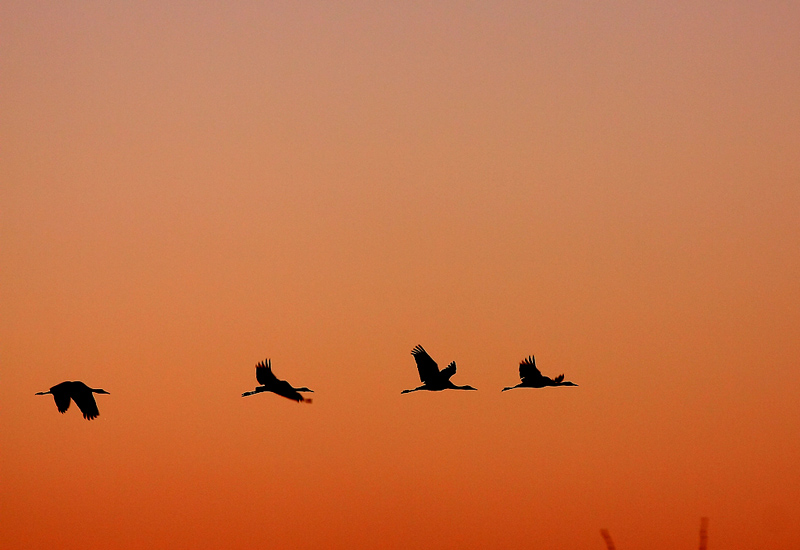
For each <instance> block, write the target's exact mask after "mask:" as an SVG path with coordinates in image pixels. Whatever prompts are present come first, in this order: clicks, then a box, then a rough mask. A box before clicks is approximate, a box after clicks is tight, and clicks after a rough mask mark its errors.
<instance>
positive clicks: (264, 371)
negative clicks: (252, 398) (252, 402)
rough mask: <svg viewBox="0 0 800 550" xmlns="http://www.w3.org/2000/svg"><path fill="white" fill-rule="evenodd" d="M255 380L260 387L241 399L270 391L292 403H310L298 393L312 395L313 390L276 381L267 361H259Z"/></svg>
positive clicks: (245, 394)
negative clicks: (309, 393) (310, 393)
mask: <svg viewBox="0 0 800 550" xmlns="http://www.w3.org/2000/svg"><path fill="white" fill-rule="evenodd" d="M256 380H258V383H259V384H261V385H260V386H258V387H256V389H254V390H253V391H246V392H244V393H243V394H242V397H247V396H248V395H253V394H256V393H261V392H265V391H271V392H272V393H277V394H278V395H281V396H283V397H285V398H286V399H291V400H292V401H297V402H298V403H311V399H308V398H304V397H303V396H302V395H300V393H299V392H312V393H313V391H314V390H310V389H308V388H294V387H292V385H291V384H289V382H287V381H286V380H278V378H277V377H276V376H275V375H274V374H273V373H272V364H271V363H270V360H269V359H267V360H266V361H261V362H260V363H258V364H257V365H256Z"/></svg>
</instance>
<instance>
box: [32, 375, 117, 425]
mask: <svg viewBox="0 0 800 550" xmlns="http://www.w3.org/2000/svg"><path fill="white" fill-rule="evenodd" d="M48 393H49V394H52V395H53V400H54V401H55V402H56V407H57V408H58V412H60V413H62V414H63V413H65V412H67V409H69V402H70V400H72V401H75V404H76V405H77V406H78V408H79V409H80V410H81V412H82V413H83V417H84V418H85V419H86V420H92V419H94V418H97V417H98V416H100V411H99V410H98V409H97V403H95V401H94V395H92V394H93V393H105V394H108V392H107V391H106V390H100V389H95V388H90V387H89V386H87V385H86V384H84V383H83V382H70V381H67V382H61V383H60V384H56V385H55V386H53V387H52V388H50V389H49V390H47V391H40V392H37V393H36V395H47V394H48Z"/></svg>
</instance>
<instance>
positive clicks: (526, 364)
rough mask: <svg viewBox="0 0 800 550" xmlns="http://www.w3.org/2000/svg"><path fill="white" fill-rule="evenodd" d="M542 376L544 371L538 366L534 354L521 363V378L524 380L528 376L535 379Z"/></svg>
mask: <svg viewBox="0 0 800 550" xmlns="http://www.w3.org/2000/svg"><path fill="white" fill-rule="evenodd" d="M541 377H542V373H541V372H539V369H537V368H536V359H534V358H533V355H531V356H530V357H528V358H527V359H524V360H523V361H522V362H521V363H520V364H519V379H520V380H522V381H523V382H525V379H526V378H528V379H533V380H535V379H537V378H541Z"/></svg>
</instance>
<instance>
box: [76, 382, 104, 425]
mask: <svg viewBox="0 0 800 550" xmlns="http://www.w3.org/2000/svg"><path fill="white" fill-rule="evenodd" d="M72 400H73V401H75V404H76V405H78V408H79V409H80V410H81V412H82V413H83V417H84V418H85V419H86V420H92V419H94V418H97V417H98V416H100V411H99V410H98V408H97V403H96V402H95V400H94V395H92V389H91V388H90V387H89V386H87V385H86V384H84V383H83V382H76V383H75V384H73V386H72Z"/></svg>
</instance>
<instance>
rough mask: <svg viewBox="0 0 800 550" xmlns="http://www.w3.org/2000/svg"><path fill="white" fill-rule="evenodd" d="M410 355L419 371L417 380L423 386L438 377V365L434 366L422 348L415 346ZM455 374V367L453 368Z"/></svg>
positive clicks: (434, 362) (434, 363)
mask: <svg viewBox="0 0 800 550" xmlns="http://www.w3.org/2000/svg"><path fill="white" fill-rule="evenodd" d="M411 355H413V356H414V361H416V362H417V370H418V371H419V379H420V381H421V382H422V383H423V384H427V383H429V382H433V381H434V380H436V379H437V378H438V376H439V365H437V364H436V361H434V360H433V359H432V358H431V356H430V355H428V352H427V351H425V350H424V349H423V347H422V346H417V347H415V348H414V349H412V350H411ZM453 371H454V372H455V366H454V367H453Z"/></svg>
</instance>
